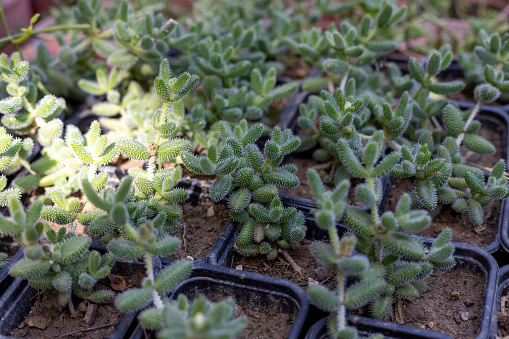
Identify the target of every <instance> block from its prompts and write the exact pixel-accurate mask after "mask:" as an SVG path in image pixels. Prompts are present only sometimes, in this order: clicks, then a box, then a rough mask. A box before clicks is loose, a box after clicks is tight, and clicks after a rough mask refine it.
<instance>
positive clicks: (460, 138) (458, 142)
mask: <svg viewBox="0 0 509 339" xmlns="http://www.w3.org/2000/svg"><path fill="white" fill-rule="evenodd" d="M481 106H482V103H481V102H480V101H478V102H477V103H476V104H475V106H474V108H473V109H472V112H471V113H470V115H469V117H468V119H467V122H465V126H464V127H463V130H464V131H465V130H466V129H467V128H468V126H470V124H471V123H472V121H474V118H475V116H476V115H477V113H479V110H480V109H481ZM464 138H465V132H461V133H460V135H458V139H456V145H458V147H460V146H461V142H462V141H463V139H464Z"/></svg>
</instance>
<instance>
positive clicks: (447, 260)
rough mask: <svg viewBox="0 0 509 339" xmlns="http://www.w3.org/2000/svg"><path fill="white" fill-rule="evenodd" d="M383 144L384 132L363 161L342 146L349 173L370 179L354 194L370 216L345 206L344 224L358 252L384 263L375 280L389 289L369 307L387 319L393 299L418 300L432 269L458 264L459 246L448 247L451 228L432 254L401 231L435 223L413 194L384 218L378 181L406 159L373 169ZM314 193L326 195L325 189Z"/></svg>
mask: <svg viewBox="0 0 509 339" xmlns="http://www.w3.org/2000/svg"><path fill="white" fill-rule="evenodd" d="M382 145H383V137H382V132H381V131H379V132H377V133H375V134H374V135H373V137H372V138H371V139H370V140H369V141H368V142H367V143H366V145H365V146H364V148H363V153H362V158H361V160H362V162H361V161H359V159H358V158H357V157H356V156H355V155H354V152H353V150H352V148H351V147H350V146H349V145H348V143H347V142H346V140H345V139H339V140H338V144H337V146H338V153H339V155H340V157H341V160H342V162H343V163H344V165H345V167H346V169H347V170H348V171H349V172H350V174H351V175H353V176H354V177H359V178H364V179H365V180H366V183H365V184H359V185H357V186H356V188H355V194H356V196H357V199H359V201H361V202H362V203H363V204H365V205H367V206H370V212H371V213H367V212H365V211H362V210H360V209H358V208H357V207H355V206H350V205H346V206H345V209H344V212H343V219H342V220H343V223H344V224H345V225H346V226H347V227H348V228H349V229H350V230H351V231H352V232H353V233H354V234H355V235H356V236H357V238H358V245H357V247H356V250H357V252H359V253H361V254H365V255H367V256H368V257H369V259H370V262H372V263H376V264H377V265H380V266H379V268H378V269H377V270H376V272H374V273H373V276H372V277H378V278H383V279H385V281H386V283H387V285H386V287H385V289H384V291H383V292H382V293H381V294H380V295H378V296H377V297H376V298H375V299H374V300H373V301H372V302H371V304H370V305H371V306H370V307H371V314H372V316H373V317H375V318H382V317H384V315H385V314H386V313H387V311H388V310H389V309H390V308H391V305H392V302H393V300H394V298H414V297H417V296H418V295H419V293H420V292H422V291H423V290H424V289H425V287H426V283H425V281H424V279H425V278H426V277H428V276H429V275H430V274H431V273H432V271H433V268H442V269H447V268H451V267H453V266H454V264H455V259H454V257H453V256H452V254H453V252H454V247H453V246H452V245H451V244H448V242H449V240H450V239H451V234H452V232H451V230H450V229H446V230H445V231H444V232H442V234H441V235H439V236H438V238H437V240H436V241H435V243H434V244H433V246H432V247H431V250H430V252H429V253H428V254H426V251H425V248H424V245H423V244H422V242H421V241H420V240H418V239H413V238H411V237H410V236H409V235H406V234H404V233H402V232H400V231H398V228H399V229H400V230H401V231H403V232H405V231H406V232H419V231H422V230H423V229H425V228H426V227H427V226H429V224H430V223H431V217H430V216H429V215H428V213H427V212H426V211H423V210H410V207H411V204H412V199H411V198H410V196H409V195H408V194H404V195H402V196H401V198H400V199H399V201H398V204H397V206H396V210H395V211H394V212H393V211H385V212H384V213H383V214H382V215H381V216H379V211H378V205H377V202H378V200H379V197H380V192H381V189H380V182H379V179H378V178H379V177H380V176H382V175H383V174H385V173H387V172H389V171H390V170H391V168H392V167H394V165H396V163H397V162H398V161H399V159H400V157H401V155H400V154H399V153H398V152H391V153H390V154H389V155H388V156H387V157H386V158H385V159H384V160H382V161H381V162H380V163H379V164H378V165H376V166H374V165H375V164H376V163H377V161H378V159H379V157H380V156H381V154H382V150H383V149H384V148H383V147H381V146H382ZM402 152H404V151H402ZM313 181H314V182H315V183H314V185H315V186H316V185H318V183H320V182H319V181H317V179H314V180H313ZM318 186H319V185H318ZM313 190H314V191H316V192H321V191H323V189H322V188H320V187H315V188H314V189H313ZM319 207H320V206H319ZM327 215H331V214H330V212H329V213H328V214H325V213H324V216H327ZM329 218H330V217H329ZM318 223H320V216H318Z"/></svg>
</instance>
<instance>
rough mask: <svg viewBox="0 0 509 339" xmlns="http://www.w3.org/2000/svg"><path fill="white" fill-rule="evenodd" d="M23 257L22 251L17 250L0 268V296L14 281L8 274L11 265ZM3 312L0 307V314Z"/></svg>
mask: <svg viewBox="0 0 509 339" xmlns="http://www.w3.org/2000/svg"><path fill="white" fill-rule="evenodd" d="M22 258H23V251H22V250H18V251H17V252H16V253H15V254H14V255H13V256H12V257H11V258H10V259H9V262H8V263H7V265H5V266H4V267H3V268H2V269H1V270H0V298H1V297H2V296H3V295H4V293H5V292H6V291H7V290H8V289H9V287H10V286H11V285H12V283H13V282H14V278H13V277H11V276H10V275H9V271H10V269H11V267H12V266H13V265H14V264H15V263H16V262H17V261H18V260H20V259H22ZM2 313H3V310H2V309H0V315H1V314H2Z"/></svg>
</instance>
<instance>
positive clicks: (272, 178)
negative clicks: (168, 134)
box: [182, 120, 306, 259]
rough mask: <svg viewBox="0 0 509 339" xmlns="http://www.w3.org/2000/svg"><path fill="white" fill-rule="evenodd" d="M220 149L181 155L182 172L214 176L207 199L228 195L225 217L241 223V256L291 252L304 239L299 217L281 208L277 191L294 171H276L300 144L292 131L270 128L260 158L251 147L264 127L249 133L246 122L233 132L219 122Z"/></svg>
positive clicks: (292, 182)
mask: <svg viewBox="0 0 509 339" xmlns="http://www.w3.org/2000/svg"><path fill="white" fill-rule="evenodd" d="M220 130H221V142H222V144H221V146H220V147H217V146H215V145H213V146H211V147H210V148H209V150H208V154H207V155H202V156H200V157H197V156H195V155H193V154H191V153H189V152H188V153H184V154H183V156H182V160H183V162H184V164H185V166H186V167H187V168H189V169H190V170H192V171H193V172H196V173H198V174H208V175H217V179H216V181H215V182H214V184H213V185H212V187H211V189H210V193H211V196H212V199H214V200H215V201H219V200H221V199H223V198H225V197H227V196H228V200H229V203H228V204H229V207H230V215H231V216H232V218H233V219H234V220H236V221H238V222H240V223H241V224H242V230H241V231H240V233H239V235H238V237H237V250H238V251H239V253H241V254H244V255H255V254H259V253H260V254H266V255H267V257H268V258H269V259H275V258H276V257H277V253H278V248H281V249H285V248H288V247H295V246H297V245H298V243H299V242H300V241H301V240H302V239H303V238H304V235H305V233H306V227H305V225H304V216H303V215H302V213H301V212H299V211H297V210H296V209H295V208H284V207H283V206H282V204H281V200H280V199H279V196H278V192H277V187H295V186H297V185H298V184H299V179H298V178H297V176H296V175H295V174H294V173H295V171H296V170H297V168H296V167H295V166H294V165H291V164H288V165H283V166H281V164H282V162H283V159H284V156H285V155H287V154H289V153H291V152H293V151H294V150H295V149H296V148H297V147H298V146H299V144H300V139H299V138H297V137H294V136H293V133H292V131H291V130H285V131H282V130H281V129H280V128H279V127H275V128H274V130H273V131H272V136H271V138H270V139H269V140H267V141H266V143H265V147H264V151H263V153H262V152H261V151H260V149H259V148H258V146H256V144H255V142H256V141H257V140H258V139H259V138H260V136H261V134H262V132H263V125H262V124H256V125H253V126H252V127H251V128H248V124H247V121H246V120H243V121H241V122H240V124H239V125H237V126H235V128H234V129H232V128H231V127H230V125H229V124H228V123H227V122H224V121H222V122H221V123H220Z"/></svg>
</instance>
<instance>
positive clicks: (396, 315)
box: [394, 298, 405, 324]
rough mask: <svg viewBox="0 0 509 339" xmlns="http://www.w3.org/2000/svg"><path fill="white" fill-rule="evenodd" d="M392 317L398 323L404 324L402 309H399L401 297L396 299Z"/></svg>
mask: <svg viewBox="0 0 509 339" xmlns="http://www.w3.org/2000/svg"><path fill="white" fill-rule="evenodd" d="M394 318H395V319H396V322H397V323H398V324H404V323H405V319H404V317H403V310H402V309H401V299H400V298H397V299H396V308H395V309H394Z"/></svg>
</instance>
